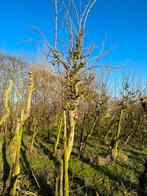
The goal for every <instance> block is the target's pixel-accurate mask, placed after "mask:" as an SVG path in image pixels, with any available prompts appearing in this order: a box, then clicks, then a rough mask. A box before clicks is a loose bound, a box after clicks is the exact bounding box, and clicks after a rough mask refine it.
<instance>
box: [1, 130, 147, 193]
mask: <svg viewBox="0 0 147 196" xmlns="http://www.w3.org/2000/svg"><path fill="white" fill-rule="evenodd" d="M55 140H56V129H55V128H54V129H52V131H51V133H50V138H48V137H47V130H41V131H39V133H38V135H37V136H36V139H35V143H34V148H33V152H32V154H29V152H28V149H29V146H30V141H31V131H24V134H23V141H22V149H21V158H20V162H21V174H20V176H19V180H18V186H17V195H21V196H23V195H29V196H35V195H38V196H49V195H50V196H52V195H55V177H56V175H57V172H58V171H57V169H56V168H57V167H56V166H57V164H58V162H57V160H56V159H55V158H54V156H53V147H54V143H55ZM9 141H10V138H9V135H8V134H4V133H1V134H0V155H1V157H0V159H1V160H0V194H1V192H2V188H3V186H4V182H5V181H6V179H7V177H8V173H9V170H10V164H9V161H8V160H9V157H8V156H9V154H8V153H6V149H7V145H8V143H9ZM78 145H79V144H78V142H77V143H76V142H75V145H74V149H73V152H72V156H71V160H70V163H69V178H70V184H69V188H70V195H73V196H74V195H76V196H80V195H81V196H82V195H83V196H84V195H87V196H93V195H94V196H95V195H104V196H107V195H108V196H109V195H110V196H111V195H112V196H124V195H126V196H135V195H137V192H138V191H139V189H140V188H139V182H138V179H139V175H140V174H141V173H142V172H143V170H144V165H143V164H144V162H145V158H146V157H147V146H145V145H139V146H137V145H135V143H134V144H132V145H127V146H124V145H123V144H120V147H121V150H119V155H118V159H117V160H116V161H115V162H114V161H112V160H111V158H110V152H109V150H108V147H107V146H106V145H105V144H104V143H103V138H102V137H101V138H100V137H91V138H90V139H89V141H88V143H87V146H86V149H85V152H84V154H83V156H82V157H81V159H79V156H78ZM61 148H63V143H62V140H61V141H60V145H59V147H58V154H60V153H61V150H60V149H61Z"/></svg>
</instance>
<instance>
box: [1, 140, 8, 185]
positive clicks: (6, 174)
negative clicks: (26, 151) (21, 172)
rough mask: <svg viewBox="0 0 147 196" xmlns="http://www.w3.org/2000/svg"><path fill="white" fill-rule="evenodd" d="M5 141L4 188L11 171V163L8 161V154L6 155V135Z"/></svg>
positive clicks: (3, 157)
mask: <svg viewBox="0 0 147 196" xmlns="http://www.w3.org/2000/svg"><path fill="white" fill-rule="evenodd" d="M3 139H4V142H3V146H2V159H3V182H4V188H5V186H6V181H7V179H8V177H9V172H10V165H9V163H8V161H7V156H6V138H5V137H4V138H3Z"/></svg>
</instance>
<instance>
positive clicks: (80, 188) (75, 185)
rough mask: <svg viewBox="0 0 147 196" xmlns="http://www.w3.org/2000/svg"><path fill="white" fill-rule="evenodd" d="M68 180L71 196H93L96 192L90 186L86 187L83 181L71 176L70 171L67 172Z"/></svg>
mask: <svg viewBox="0 0 147 196" xmlns="http://www.w3.org/2000/svg"><path fill="white" fill-rule="evenodd" d="M69 180H70V185H71V186H70V187H71V191H70V192H71V193H72V195H76V196H80V195H90V196H95V195H96V192H97V193H98V190H97V189H96V188H94V187H91V186H86V184H85V181H84V180H83V179H81V178H80V177H78V176H73V174H72V171H71V170H69Z"/></svg>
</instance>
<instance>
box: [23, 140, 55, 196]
mask: <svg viewBox="0 0 147 196" xmlns="http://www.w3.org/2000/svg"><path fill="white" fill-rule="evenodd" d="M22 146H23V147H24V149H23V150H21V155H22V159H23V161H24V164H22V165H23V167H24V171H25V173H26V174H27V175H28V176H29V180H30V182H31V184H32V186H35V187H36V186H37V189H38V190H39V195H43V196H48V195H53V190H52V188H51V187H50V185H48V184H47V182H46V179H45V178H44V176H40V175H35V173H34V171H33V169H32V168H31V165H30V163H29V161H28V159H27V155H26V152H27V148H26V146H25V144H24V142H23V141H22ZM26 168H27V169H26Z"/></svg>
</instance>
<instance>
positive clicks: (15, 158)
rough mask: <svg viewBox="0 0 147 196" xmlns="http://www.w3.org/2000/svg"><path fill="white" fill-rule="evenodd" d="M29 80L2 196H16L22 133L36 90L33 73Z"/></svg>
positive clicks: (13, 139)
mask: <svg viewBox="0 0 147 196" xmlns="http://www.w3.org/2000/svg"><path fill="white" fill-rule="evenodd" d="M29 79H30V83H29V87H28V100H27V106H26V110H25V111H24V110H22V111H21V117H20V119H19V120H18V122H17V127H16V131H15V135H14V137H13V138H12V140H11V142H10V144H9V145H11V146H13V148H14V152H12V153H13V154H12V155H11V156H12V162H11V169H10V173H9V177H8V180H7V183H6V187H5V189H4V191H3V194H2V196H4V195H6V194H9V195H11V196H15V195H16V186H17V178H18V176H19V174H20V165H19V158H20V151H21V142H22V131H23V126H24V123H25V122H26V120H27V119H28V117H29V115H30V108H31V99H32V92H33V89H34V80H33V75H32V72H29Z"/></svg>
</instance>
